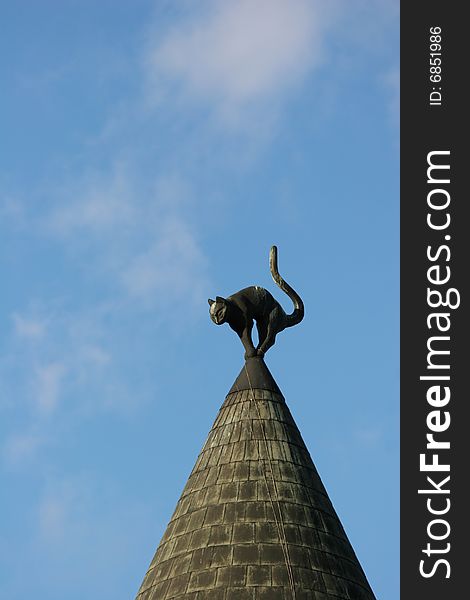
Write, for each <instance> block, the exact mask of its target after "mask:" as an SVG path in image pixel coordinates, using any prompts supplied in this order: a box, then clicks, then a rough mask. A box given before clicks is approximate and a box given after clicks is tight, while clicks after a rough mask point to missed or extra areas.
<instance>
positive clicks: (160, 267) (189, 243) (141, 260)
mask: <svg viewBox="0 0 470 600" xmlns="http://www.w3.org/2000/svg"><path fill="white" fill-rule="evenodd" d="M205 263H206V260H205V257H204V255H203V253H202V251H201V250H200V248H199V246H198V244H197V242H196V240H195V238H194V236H193V234H192V232H191V231H190V228H189V227H188V226H187V224H186V223H185V222H184V221H183V220H182V219H179V218H175V217H169V218H167V219H166V220H165V221H164V222H163V223H161V224H160V231H159V232H158V236H157V239H156V240H155V241H154V242H153V243H152V244H151V245H150V247H149V249H148V250H146V251H145V252H143V253H141V254H139V255H138V256H136V257H134V258H133V260H132V261H131V262H130V264H129V266H128V268H127V269H126V270H125V271H124V273H123V275H122V282H123V284H124V286H125V287H126V289H127V290H128V292H129V294H131V295H132V296H135V297H138V298H141V299H146V300H148V299H151V298H152V297H154V301H155V302H156V303H157V304H160V305H164V306H165V305H167V306H168V305H171V304H172V303H173V302H175V301H178V299H179V303H181V302H182V301H184V302H188V300H189V301H192V300H193V299H194V296H195V294H196V295H197V294H198V293H199V290H201V287H202V286H203V285H204V283H203V282H204V277H203V276H202V273H203V272H204V270H205Z"/></svg>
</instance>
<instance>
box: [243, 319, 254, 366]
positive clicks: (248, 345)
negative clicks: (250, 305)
mask: <svg viewBox="0 0 470 600" xmlns="http://www.w3.org/2000/svg"><path fill="white" fill-rule="evenodd" d="M252 329H253V320H251V321H250V322H248V323H247V324H246V327H245V328H244V329H243V331H242V333H241V335H240V339H241V341H242V344H243V347H244V348H245V359H246V358H252V357H253V356H256V354H257V352H256V348H255V347H254V345H253V340H252V338H251V330H252Z"/></svg>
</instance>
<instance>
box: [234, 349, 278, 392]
mask: <svg viewBox="0 0 470 600" xmlns="http://www.w3.org/2000/svg"><path fill="white" fill-rule="evenodd" d="M243 390H269V391H271V392H274V393H276V394H280V395H281V396H282V392H281V390H280V389H279V387H278V385H277V383H276V382H275V380H274V377H273V376H272V375H271V372H270V371H269V369H268V367H267V366H266V363H265V362H264V359H263V358H261V356H254V357H252V358H247V359H246V361H245V364H244V365H243V367H242V370H241V371H240V374H239V375H238V377H237V378H236V380H235V382H234V384H233V385H232V387H231V388H230V391H229V394H233V393H235V392H242V391H243Z"/></svg>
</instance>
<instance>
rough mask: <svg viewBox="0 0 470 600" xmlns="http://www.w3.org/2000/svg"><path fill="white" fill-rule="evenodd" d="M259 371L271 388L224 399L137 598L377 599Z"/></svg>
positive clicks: (277, 397) (281, 403) (283, 408)
mask: <svg viewBox="0 0 470 600" xmlns="http://www.w3.org/2000/svg"><path fill="white" fill-rule="evenodd" d="M260 369H261V370H264V369H265V370H266V372H264V371H263V373H261V375H262V377H261V380H262V381H267V382H268V383H267V384H265V385H264V387H266V388H271V389H258V388H255V389H241V390H240V391H233V389H234V388H232V390H231V393H229V395H228V396H227V398H226V399H225V402H224V404H223V406H222V408H221V409H220V411H219V414H218V416H217V418H216V420H215V423H214V425H213V427H212V429H211V431H210V433H209V436H208V438H207V441H206V443H205V444H204V447H203V449H202V451H201V454H200V455H199V457H198V459H197V462H196V464H195V466H194V469H193V471H192V473H191V475H190V477H189V479H188V482H187V484H186V487H185V488H184V490H183V493H182V495H181V497H180V500H179V501H178V504H177V506H176V510H175V512H174V514H173V516H172V518H171V520H170V523H169V524H168V527H167V529H166V532H165V534H164V536H163V538H162V540H161V542H160V545H159V547H158V549H157V552H156V554H155V556H154V558H153V560H152V562H151V564H150V567H149V569H148V572H147V574H146V576H145V578H144V581H143V583H142V586H141V588H140V590H139V592H138V595H137V600H170V599H176V598H181V599H184V600H189V599H191V600H248V599H249V600H258V599H259V600H261V599H265V600H281V599H282V600H307V599H308V600H374V595H373V593H372V591H371V589H370V587H369V584H368V582H367V580H366V578H365V575H364V573H363V571H362V569H361V567H360V565H359V562H358V560H357V558H356V555H355V554H354V551H353V549H352V547H351V545H350V543H349V541H348V539H347V537H346V534H345V532H344V529H343V527H342V525H341V523H340V521H339V519H338V517H337V515H336V513H335V510H334V508H333V506H332V504H331V502H330V500H329V498H328V495H327V493H326V491H325V488H324V486H323V484H322V482H321V480H320V477H319V476H318V473H317V471H316V469H315V466H314V464H313V462H312V459H311V458H310V455H309V453H308V450H307V448H306V447H305V444H304V442H303V440H302V438H301V435H300V432H299V430H298V428H297V426H296V424H295V422H294V420H293V418H292V416H291V414H290V411H289V409H288V407H287V405H286V403H285V400H284V398H283V396H282V395H281V394H280V393H279V390H278V389H277V386H276V385H275V383H274V380H272V377H271V375H270V373H269V371H268V370H267V368H266V366H265V365H264V362H262V361H258V364H257V365H255V371H256V370H260ZM259 375H260V373H258V377H257V376H256V373H253V376H252V379H253V380H258V381H259V380H260V377H259ZM270 378H271V379H270ZM245 379H246V378H245ZM248 379H250V378H248ZM237 381H240V377H239V379H238V380H237ZM269 381H272V385H270V384H269ZM234 386H235V389H237V385H236V384H234ZM242 387H249V386H242ZM274 389H277V391H274Z"/></svg>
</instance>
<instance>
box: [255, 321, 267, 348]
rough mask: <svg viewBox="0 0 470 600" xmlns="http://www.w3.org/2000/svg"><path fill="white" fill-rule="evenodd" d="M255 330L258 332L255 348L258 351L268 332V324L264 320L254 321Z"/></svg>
mask: <svg viewBox="0 0 470 600" xmlns="http://www.w3.org/2000/svg"><path fill="white" fill-rule="evenodd" d="M256 329H257V330H258V345H257V346H256V350H257V351H258V350H259V349H260V346H261V344H262V343H263V342H264V340H265V339H266V335H267V332H268V324H267V323H266V320H264V321H262V320H260V321H256Z"/></svg>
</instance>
